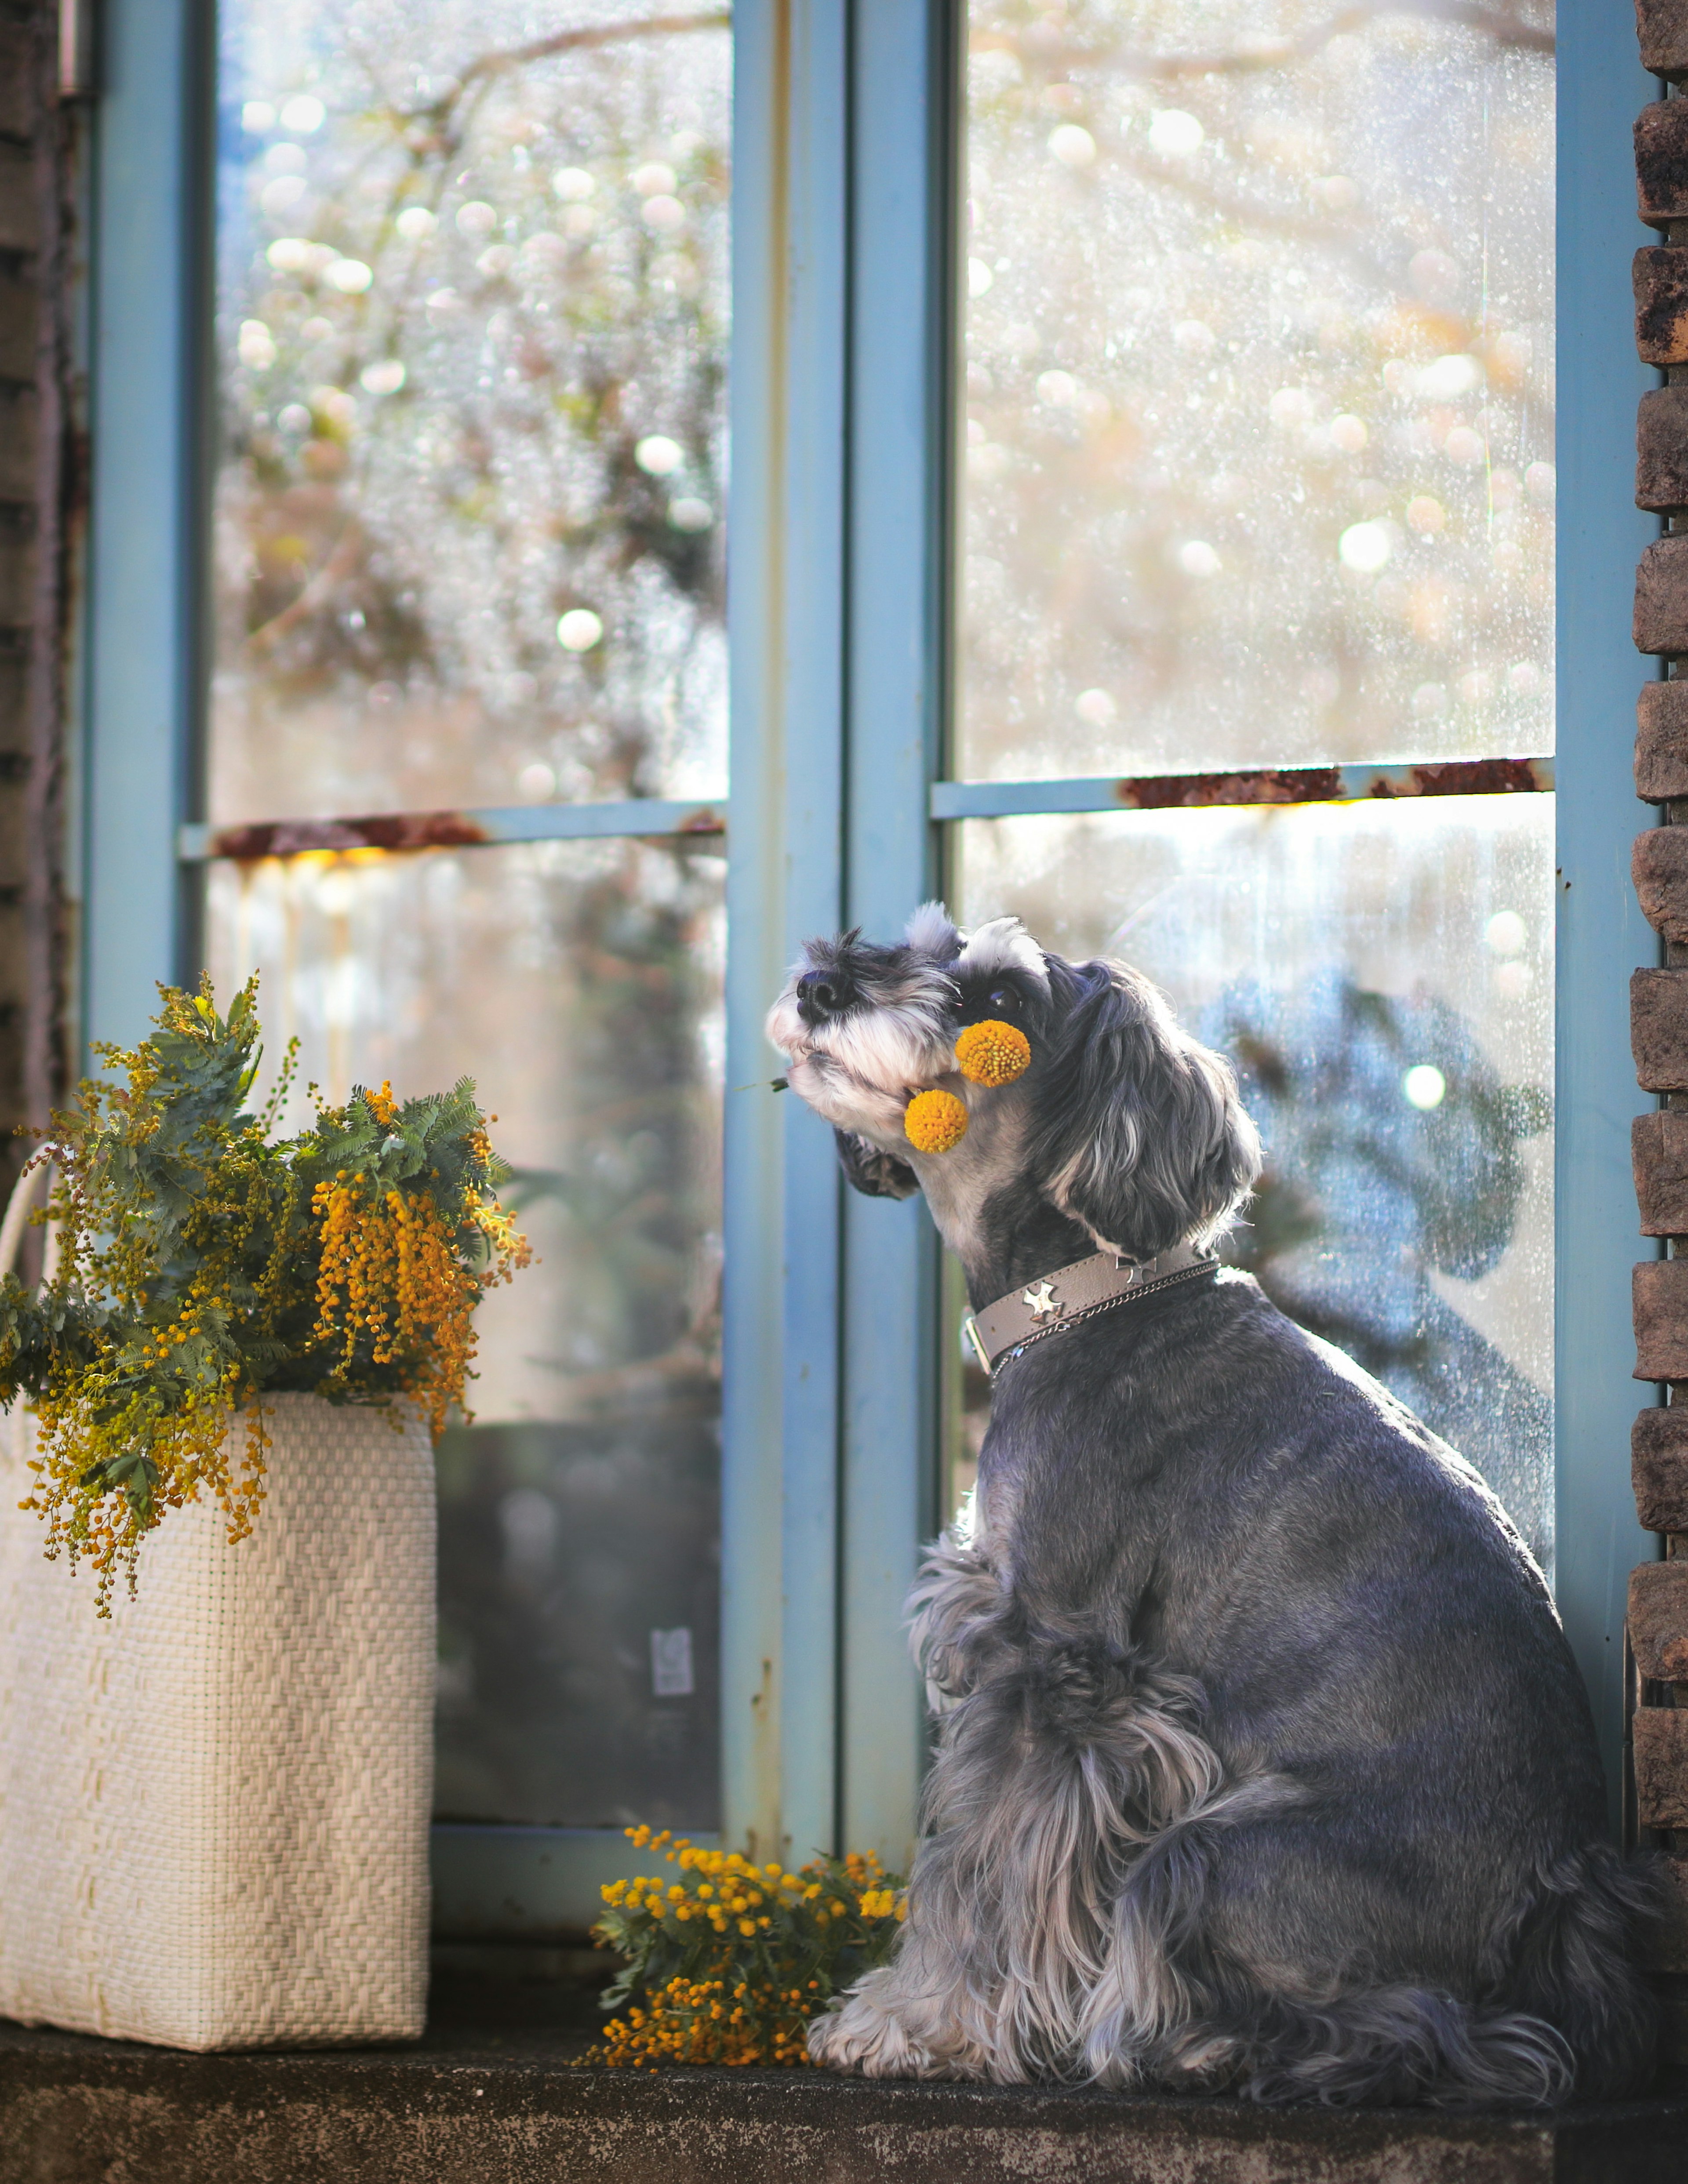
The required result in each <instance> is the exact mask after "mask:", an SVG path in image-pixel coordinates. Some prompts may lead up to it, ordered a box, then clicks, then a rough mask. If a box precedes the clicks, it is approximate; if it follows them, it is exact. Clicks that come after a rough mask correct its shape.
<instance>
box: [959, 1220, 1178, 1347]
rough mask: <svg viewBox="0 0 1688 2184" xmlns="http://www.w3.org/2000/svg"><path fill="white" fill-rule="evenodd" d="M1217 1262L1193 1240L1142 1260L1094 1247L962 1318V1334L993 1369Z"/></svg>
mask: <svg viewBox="0 0 1688 2184" xmlns="http://www.w3.org/2000/svg"><path fill="white" fill-rule="evenodd" d="M1218 1263H1219V1262H1218V1261H1217V1259H1216V1258H1215V1257H1214V1256H1213V1255H1212V1252H1211V1251H1197V1250H1196V1249H1195V1246H1194V1245H1189V1244H1178V1245H1175V1246H1174V1247H1173V1250H1172V1251H1162V1254H1161V1256H1160V1257H1159V1258H1158V1259H1144V1260H1140V1261H1134V1260H1131V1259H1122V1258H1119V1257H1117V1256H1116V1255H1115V1254H1114V1253H1113V1252H1111V1251H1093V1252H1092V1253H1091V1255H1090V1256H1089V1258H1088V1259H1075V1260H1074V1261H1073V1262H1072V1265H1071V1266H1070V1267H1057V1268H1056V1270H1055V1272H1054V1273H1052V1274H1045V1275H1043V1276H1041V1277H1040V1278H1039V1279H1038V1280H1037V1281H1034V1282H1028V1284H1026V1286H1025V1288H1024V1289H1022V1290H1014V1291H1012V1293H1011V1295H1007V1296H1004V1297H998V1299H997V1300H996V1301H995V1303H994V1304H988V1305H987V1306H986V1307H985V1308H984V1310H983V1312H975V1313H974V1314H973V1315H972V1318H970V1319H967V1320H964V1321H963V1322H962V1325H961V1332H962V1333H963V1334H964V1335H965V1336H966V1337H967V1340H968V1341H969V1342H970V1343H971V1344H972V1348H973V1354H974V1356H975V1357H977V1358H978V1361H979V1363H980V1364H981V1365H983V1368H984V1369H985V1371H986V1372H987V1373H994V1371H995V1370H996V1368H997V1367H998V1365H1000V1363H1001V1362H1002V1360H1003V1359H1004V1358H1005V1357H1018V1356H1019V1354H1020V1352H1021V1351H1022V1350H1025V1349H1028V1348H1029V1347H1030V1346H1031V1345H1032V1344H1033V1343H1034V1342H1041V1341H1042V1340H1044V1338H1045V1335H1049V1334H1062V1333H1063V1332H1064V1331H1065V1330H1066V1329H1067V1328H1069V1327H1076V1326H1078V1323H1080V1321H1082V1320H1086V1319H1090V1318H1094V1317H1095V1314H1096V1313H1097V1312H1106V1311H1109V1310H1110V1309H1111V1307H1113V1306H1115V1305H1118V1304H1128V1303H1129V1302H1131V1301H1132V1300H1133V1299H1134V1298H1136V1297H1139V1296H1146V1295H1148V1294H1149V1292H1150V1290H1160V1289H1166V1288H1167V1287H1169V1286H1170V1285H1171V1284H1173V1282H1183V1281H1188V1280H1189V1278H1190V1276H1191V1275H1192V1274H1199V1273H1203V1272H1205V1271H1206V1269H1208V1268H1212V1267H1216V1266H1217V1264H1218Z"/></svg>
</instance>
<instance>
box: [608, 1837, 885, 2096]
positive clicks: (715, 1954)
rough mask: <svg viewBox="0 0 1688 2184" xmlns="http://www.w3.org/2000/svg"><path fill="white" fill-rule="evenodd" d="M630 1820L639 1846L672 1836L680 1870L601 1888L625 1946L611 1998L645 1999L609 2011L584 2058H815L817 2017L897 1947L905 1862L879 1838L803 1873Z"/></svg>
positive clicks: (632, 2062) (657, 1846)
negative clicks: (811, 2044) (885, 1852)
mask: <svg viewBox="0 0 1688 2184" xmlns="http://www.w3.org/2000/svg"><path fill="white" fill-rule="evenodd" d="M627 1836H628V1839H629V1840H630V1841H632V1843H634V1844H635V1845H636V1846H637V1847H638V1848H639V1849H641V1850H644V1849H653V1850H663V1851H664V1854H665V1857H666V1860H667V1862H668V1863H669V1864H671V1865H674V1866H676V1867H677V1868H678V1869H679V1872H680V1875H681V1876H682V1877H681V1878H680V1879H678V1880H664V1879H663V1878H662V1877H661V1876H660V1875H640V1876H638V1877H636V1878H635V1879H633V1880H612V1881H610V1883H609V1884H608V1885H607V1886H605V1888H604V1892H603V1895H604V1907H605V1908H604V1916H603V1918H602V1919H600V1920H599V1923H598V1925H596V1926H595V1927H594V1928H593V1936H594V1938H595V1940H596V1941H597V1943H598V1946H599V1947H600V1948H604V1949H614V1950H615V1951H616V1953H617V1954H618V1955H620V1956H621V1957H622V1958H624V1959H625V1960H626V1961H625V1963H624V1964H623V1967H622V1970H621V1972H620V1973H619V1974H618V1975H617V1976H616V1980H615V1981H614V1983H613V1984H612V1985H611V1986H610V1987H609V1988H608V1989H607V1990H606V1992H605V1994H604V2008H605V2009H620V2008H621V2005H622V2004H623V2003H630V1999H631V1997H633V1996H635V1995H638V1996H640V1997H643V2002H642V2003H632V2004H631V2006H630V2007H628V2008H627V2010H626V2012H625V2014H622V2015H621V2016H618V2017H612V2018H611V2019H610V2022H609V2024H608V2025H605V2027H604V2040H603V2043H602V2045H601V2046H600V2047H599V2048H594V2049H593V2053H591V2054H590V2055H588V2056H587V2057H586V2058H585V2060H586V2061H587V2062H588V2063H602V2064H610V2066H611V2067H612V2068H616V2069H632V2070H651V2069H655V2067H656V2066H657V2065H659V2064H666V2063H719V2064H738V2065H744V2064H773V2065H776V2066H778V2067H782V2068H786V2069H793V2068H797V2067H799V2066H801V2065H802V2064H806V2063H807V2062H808V2060H809V2050H808V2046H807V2039H806V2036H807V2030H808V2024H809V2020H810V2019H811V2018H812V2017H816V2016H818V2015H819V2014H820V2013H821V2012H822V2010H823V2009H825V2008H826V2006H827V2003H828V2002H829V2001H830V2000H831V1998H832V1997H833V1995H835V1994H838V1993H840V1992H842V1991H843V1990H844V1988H846V1987H849V1986H853V1985H854V1984H855V1981H857V1980H859V1979H860V1978H861V1975H862V1974H863V1973H864V1972H866V1971H870V1970H872V1967H873V1966H874V1965H875V1964H883V1962H884V1960H885V1958H887V1957H888V1956H889V1953H890V1951H891V1947H892V1944H893V1943H894V1941H895V1940H896V1937H897V1932H898V1929H899V1926H900V1923H901V1921H902V1919H903V1918H904V1916H905V1912H906V1910H907V1901H906V1898H905V1895H904V1893H903V1887H902V1882H901V1880H900V1878H899V1876H898V1875H895V1874H893V1873H887V1872H885V1871H884V1870H883V1868H882V1867H881V1865H880V1864H879V1861H878V1859H877V1858H875V1857H874V1856H873V1855H872V1853H868V1854H867V1855H866V1857H862V1856H860V1855H858V1854H857V1853H854V1852H852V1853H850V1855H849V1856H848V1857H845V1858H813V1859H811V1861H810V1863H809V1864H807V1865H804V1866H800V1867H799V1869H798V1870H797V1871H796V1872H795V1873H793V1872H789V1871H788V1870H787V1869H786V1868H785V1867H783V1866H782V1865H777V1864H766V1865H758V1864H755V1862H754V1861H753V1860H751V1859H750V1858H745V1857H744V1856H743V1855H742V1854H741V1853H739V1852H738V1851H718V1850H702V1849H699V1847H697V1846H696V1845H695V1844H694V1843H691V1842H688V1841H687V1840H686V1839H685V1837H684V1836H678V1837H676V1836H671V1835H670V1833H669V1832H668V1830H666V1828H665V1829H664V1830H662V1831H661V1833H660V1835H653V1834H652V1833H651V1830H649V1828H645V1827H639V1828H629V1829H628V1830H627Z"/></svg>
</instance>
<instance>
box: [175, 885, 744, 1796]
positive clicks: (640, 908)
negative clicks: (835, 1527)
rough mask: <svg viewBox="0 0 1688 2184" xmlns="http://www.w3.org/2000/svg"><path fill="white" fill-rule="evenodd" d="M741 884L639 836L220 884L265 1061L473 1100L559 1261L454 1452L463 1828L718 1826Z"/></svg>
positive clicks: (510, 1324)
mask: <svg viewBox="0 0 1688 2184" xmlns="http://www.w3.org/2000/svg"><path fill="white" fill-rule="evenodd" d="M209 930H210V933H211V934H212V935H213V940H212V946H211V967H212V972H213V976H214V978H215V981H216V984H217V990H218V992H219V993H220V994H226V992H228V991H229V990H230V989H231V988H232V987H233V986H234V985H235V984H236V983H238V981H239V980H240V979H241V978H243V977H244V976H245V975H246V973H247V972H248V971H249V970H251V969H253V968H256V969H258V970H259V971H260V972H262V974H263V985H262V988H261V989H260V993H259V1006H260V1009H261V1011H262V1015H263V1019H264V1023H265V1033H266V1036H267V1041H268V1055H269V1066H270V1067H274V1065H275V1063H276V1061H277V1060H278V1059H279V1057H280V1055H281V1049H282V1045H283V1043H284V1042H285V1040H286V1039H287V1038H288V1037H289V1036H291V1035H297V1036H298V1038H299V1039H300V1040H301V1042H302V1047H303V1052H302V1056H301V1060H302V1064H303V1068H302V1075H303V1077H304V1078H315V1079H316V1080H317V1082H318V1083H319V1084H321V1086H322V1088H323V1089H324V1090H325V1092H326V1093H327V1094H328V1095H330V1097H331V1098H333V1099H342V1098H343V1097H344V1096H345V1095H346V1093H347V1092H348V1089H350V1086H351V1085H352V1084H353V1083H354V1082H358V1083H373V1084H380V1083H381V1081H382V1079H383V1078H391V1079H392V1080H393V1088H394V1090H395V1091H396V1092H398V1094H399V1095H401V1096H402V1095H406V1094H409V1093H410V1092H412V1091H414V1090H421V1089H428V1088H432V1087H435V1086H445V1085H448V1084H451V1083H452V1082H453V1081H454V1079H455V1078H457V1077H459V1076H460V1075H467V1076H472V1077H473V1078H475V1080H476V1084H478V1085H479V1087H480V1090H481V1095H482V1100H483V1102H484V1104H485V1105H487V1106H488V1107H490V1108H491V1109H493V1111H494V1112H496V1113H497V1115H498V1117H499V1123H498V1125H497V1128H496V1129H495V1131H494V1133H493V1135H494V1139H495V1142H496V1143H497V1144H498V1145H499V1149H500V1150H501V1151H503V1152H504V1155H505V1156H506V1157H507V1158H508V1159H510V1161H511V1162H513V1163H514V1164H515V1167H516V1170H517V1175H516V1181H515V1188H514V1190H513V1191H512V1192H511V1194H510V1196H511V1198H512V1201H513V1202H514V1204H515V1206H516V1208H517V1209H518V1211H519V1212H520V1215H521V1223H522V1226H523V1227H524V1229H526V1231H527V1234H528V1235H529V1237H530V1239H531V1240H532V1245H533V1247H534V1250H535V1252H536V1254H537V1256H538V1265H536V1266H534V1267H532V1268H529V1269H528V1271H527V1272H526V1273H523V1274H521V1275H520V1276H519V1277H518V1278H517V1279H516V1280H515V1283H514V1284H512V1285H511V1286H510V1288H508V1289H503V1290H497V1291H495V1292H494V1293H493V1295H492V1296H490V1297H489V1298H488V1300H487V1303H486V1304H485V1306H484V1307H482V1311H481V1312H480V1315H479V1318H478V1322H477V1324H478V1327H479V1331H480V1338H481V1355H480V1358H479V1372H480V1379H479V1380H478V1381H477V1382H476V1385H475V1386H474V1388H473V1390H472V1396H473V1401H474V1405H475V1410H476V1419H475V1423H474V1424H472V1425H467V1426H459V1427H456V1428H454V1429H452V1430H451V1431H449V1432H448V1434H447V1435H446V1437H445V1440H443V1443H442V1445H441V1447H440V1452H439V1476H440V1518H441V1524H440V1614H441V1660H440V1690H439V1735H438V1747H437V1751H438V1778H437V1804H438V1810H439V1812H440V1814H442V1816H443V1817H448V1818H455V1819H497V1820H507V1821H516V1820H519V1821H532V1822H539V1823H555V1824H560V1825H579V1826H605V1825H622V1824H625V1823H627V1822H628V1821H630V1820H632V1819H655V1820H657V1821H659V1822H660V1823H661V1824H664V1825H679V1826H682V1827H692V1828H705V1827H709V1826H711V1825H715V1824H716V1819H717V1818H718V1814H717V1794H718V1792H717V1759H716V1744H717V1718H718V1716H717V1699H716V1691H717V1668H716V1658H717V1641H716V1631H717V1621H718V1596H719V1582H718V1539H719V1518H718V1478H719V1466H720V1448H719V1435H718V1423H717V1422H718V1418H719V1411H720V1344H719V1298H718V1289H719V1272H720V1266H719V1261H720V1245H719V1237H720V1226H721V1181H720V1150H719V1147H720V1089H721V1041H722V1028H721V967H722V951H723V927H722V911H721V863H720V861H719V859H718V857H716V855H712V854H710V852H709V851H708V850H705V849H703V848H701V847H699V846H694V845H685V844H679V843H673V844H655V843H650V844H646V843H635V842H610V843H544V844H534V845H532V846H531V847H523V848H511V849H503V850H470V851H466V852H457V853H447V852H429V853H426V854H423V855H411V856H387V855H382V853H380V852H379V851H354V852H352V853H351V854H349V855H314V856H304V857H297V858H293V859H291V860H289V861H285V862H284V861H276V860H270V861H264V862H261V863H258V864H253V865H242V866H237V865H231V864H220V865H217V866H213V867H212V870H211V876H210V883H209ZM303 1105H304V1102H303V1100H301V1106H303ZM308 1112H309V1110H308V1108H307V1109H306V1110H305V1114H308ZM289 1119H290V1121H291V1120H292V1119H294V1118H289ZM297 1119H299V1120H303V1119H304V1115H301V1116H300V1117H298V1118H297Z"/></svg>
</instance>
